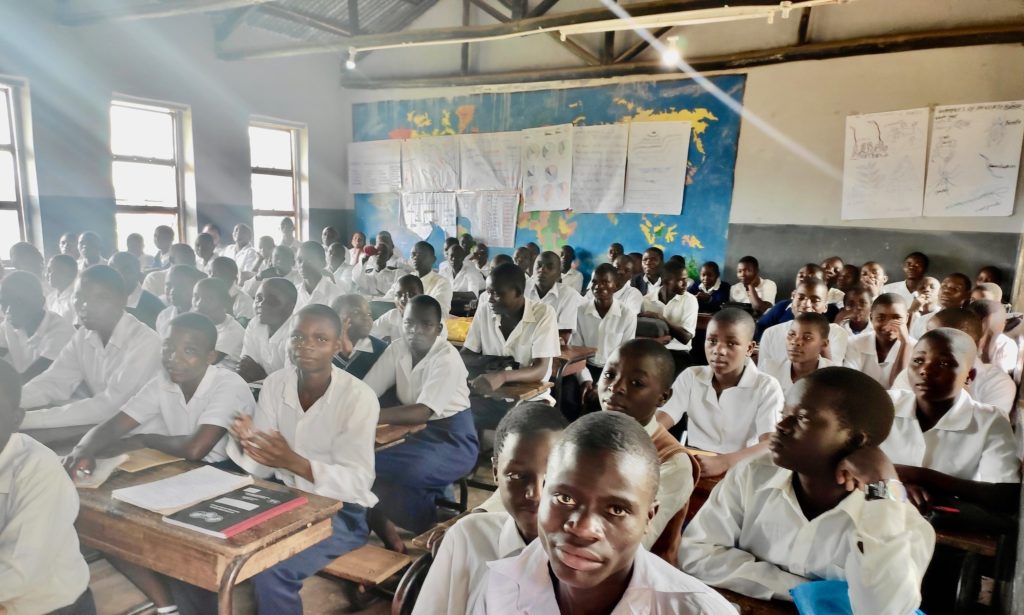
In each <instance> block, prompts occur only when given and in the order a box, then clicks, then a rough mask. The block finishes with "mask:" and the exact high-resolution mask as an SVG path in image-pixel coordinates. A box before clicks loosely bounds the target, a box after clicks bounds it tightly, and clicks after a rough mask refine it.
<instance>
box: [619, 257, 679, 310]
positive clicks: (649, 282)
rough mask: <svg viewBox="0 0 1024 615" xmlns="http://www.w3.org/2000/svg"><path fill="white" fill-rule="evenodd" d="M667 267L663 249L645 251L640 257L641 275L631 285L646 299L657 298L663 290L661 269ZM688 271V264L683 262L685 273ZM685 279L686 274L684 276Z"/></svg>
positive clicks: (636, 276)
mask: <svg viewBox="0 0 1024 615" xmlns="http://www.w3.org/2000/svg"><path fill="white" fill-rule="evenodd" d="M664 265H665V253H664V252H662V250H661V248H657V247H653V246H652V247H650V248H647V249H646V250H644V253H643V256H641V257H640V269H641V271H640V273H639V274H637V275H635V276H634V277H633V279H632V280H630V282H629V283H630V285H631V286H632V287H633V288H635V289H637V290H639V291H640V294H641V295H643V296H644V297H645V298H647V297H651V296H657V294H658V291H659V290H661V283H662V280H661V268H662V267H663V266H664ZM685 270H686V262H685V261H683V271H684V272H685ZM683 277H684V278H685V277H686V275H685V273H684V274H683Z"/></svg>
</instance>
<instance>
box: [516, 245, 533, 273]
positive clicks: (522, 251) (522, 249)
mask: <svg viewBox="0 0 1024 615" xmlns="http://www.w3.org/2000/svg"><path fill="white" fill-rule="evenodd" d="M536 260H537V259H536V258H534V255H533V252H532V251H530V248H528V247H527V246H519V247H518V248H516V249H515V251H514V252H512V262H513V263H515V264H516V267H519V268H520V269H522V270H523V273H525V274H526V278H527V279H530V278H532V277H533V266H534V265H535V264H536Z"/></svg>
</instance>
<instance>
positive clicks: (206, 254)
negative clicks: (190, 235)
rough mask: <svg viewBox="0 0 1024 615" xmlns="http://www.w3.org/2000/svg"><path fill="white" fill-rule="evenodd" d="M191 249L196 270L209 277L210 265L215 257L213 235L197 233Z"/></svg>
mask: <svg viewBox="0 0 1024 615" xmlns="http://www.w3.org/2000/svg"><path fill="white" fill-rule="evenodd" d="M192 247H193V249H194V250H195V253H196V268H197V269H199V270H200V271H202V272H203V273H205V274H206V275H210V265H211V264H212V263H213V259H214V258H216V257H217V253H216V251H215V249H214V245H213V235H210V234H209V233H199V235H197V236H196V241H195V243H194V244H193V246H192Z"/></svg>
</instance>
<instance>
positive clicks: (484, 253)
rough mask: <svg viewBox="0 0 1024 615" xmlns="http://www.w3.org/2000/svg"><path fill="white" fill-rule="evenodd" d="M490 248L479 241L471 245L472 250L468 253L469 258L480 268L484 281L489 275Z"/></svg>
mask: <svg viewBox="0 0 1024 615" xmlns="http://www.w3.org/2000/svg"><path fill="white" fill-rule="evenodd" d="M489 258H490V250H489V249H488V248H487V244H485V243H483V242H480V243H477V244H476V245H475V246H473V251H472V252H470V254H469V260H471V261H472V262H473V264H474V265H476V266H477V268H478V269H480V273H481V274H483V276H484V280H485V281H486V279H487V276H489V275H491V263H490V261H489Z"/></svg>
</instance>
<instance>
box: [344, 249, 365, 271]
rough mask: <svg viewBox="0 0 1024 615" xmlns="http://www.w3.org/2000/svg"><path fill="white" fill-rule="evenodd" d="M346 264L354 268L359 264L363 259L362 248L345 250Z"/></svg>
mask: <svg viewBox="0 0 1024 615" xmlns="http://www.w3.org/2000/svg"><path fill="white" fill-rule="evenodd" d="M345 254H346V256H345V262H346V263H348V265H349V266H351V267H354V266H356V265H358V264H359V259H361V258H362V257H363V250H362V248H345Z"/></svg>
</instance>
